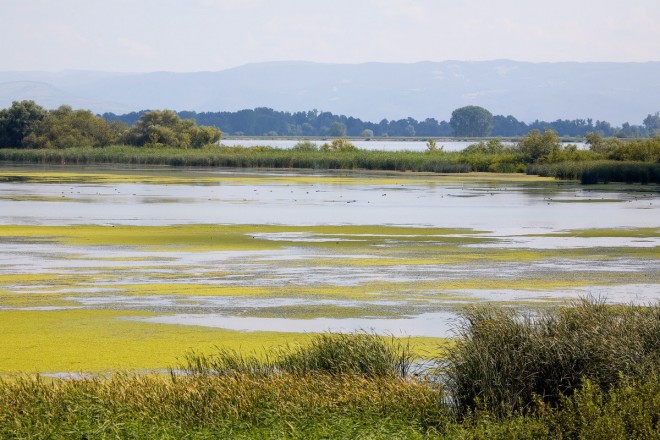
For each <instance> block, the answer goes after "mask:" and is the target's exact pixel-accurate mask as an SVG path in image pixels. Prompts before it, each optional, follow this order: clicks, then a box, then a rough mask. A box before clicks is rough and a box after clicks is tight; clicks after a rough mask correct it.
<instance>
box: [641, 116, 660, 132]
mask: <svg viewBox="0 0 660 440" xmlns="http://www.w3.org/2000/svg"><path fill="white" fill-rule="evenodd" d="M644 127H646V131H647V132H648V134H649V136H654V135H656V134H660V112H655V115H648V116H647V117H646V118H645V119H644Z"/></svg>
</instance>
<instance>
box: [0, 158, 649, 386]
mask: <svg viewBox="0 0 660 440" xmlns="http://www.w3.org/2000/svg"><path fill="white" fill-rule="evenodd" d="M659 203H660V200H659V197H658V187H657V186H654V185H612V184H610V185H594V186H588V187H587V186H583V185H580V184H578V183H576V182H571V181H556V180H554V179H550V178H541V177H535V176H526V175H520V174H507V175H500V174H493V173H489V174H480V173H465V174H461V175H443V174H431V173H428V174H427V173H396V172H356V171H353V172H348V171H324V172H313V171H295V172H293V171H287V170H279V171H266V170H258V171H256V170H255V171H253V172H250V171H245V170H232V169H205V168H195V169H186V168H176V169H174V168H168V167H119V166H113V167H110V166H108V167H74V166H66V167H56V166H49V167H39V166H4V167H1V168H0V317H1V319H0V330H1V334H2V338H3V350H2V354H0V374H8V373H14V372H18V371H20V372H39V373H61V372H98V371H108V370H115V369H125V368H131V369H144V370H158V369H163V368H167V367H168V366H171V365H173V363H174V362H175V360H176V359H177V356H180V355H181V354H182V353H183V352H185V351H186V350H188V349H195V350H208V349H212V348H213V347H215V346H220V347H227V348H231V349H236V350H242V351H246V352H253V351H259V350H261V349H262V348H263V347H277V346H280V345H282V344H286V343H298V342H301V343H304V342H305V341H306V340H308V338H309V337H310V335H312V334H314V333H319V332H324V331H339V332H355V331H359V330H367V331H373V332H376V333H378V334H384V335H393V336H396V337H409V338H410V341H411V343H412V344H413V345H414V346H415V347H416V348H417V349H418V351H419V352H421V353H424V352H431V353H435V351H437V349H438V346H442V344H444V343H445V342H444V341H446V340H447V338H449V337H451V336H452V328H453V326H454V324H455V322H456V319H457V316H458V314H460V313H461V312H462V310H464V309H465V307H466V306H468V305H472V304H479V303H490V304H497V305H501V306H503V307H510V308H519V309H525V310H530V309H542V308H545V307H549V306H554V305H557V304H563V303H565V302H567V301H570V300H573V299H575V298H578V297H585V296H594V297H601V298H605V299H606V301H608V302H611V303H637V304H651V303H654V302H657V301H658V300H660V252H658V245H659V244H660V224H658V218H660V217H659V216H658V206H659ZM434 350H435V351H434ZM433 355H434V354H432V356H433Z"/></svg>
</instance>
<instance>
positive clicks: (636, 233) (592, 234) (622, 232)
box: [526, 228, 660, 238]
mask: <svg viewBox="0 0 660 440" xmlns="http://www.w3.org/2000/svg"><path fill="white" fill-rule="evenodd" d="M526 236H527V237H581V238H609V237H612V238H658V237H660V228H618V229H571V230H568V231H561V232H553V233H548V234H529V235H526Z"/></svg>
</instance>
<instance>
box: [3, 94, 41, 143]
mask: <svg viewBox="0 0 660 440" xmlns="http://www.w3.org/2000/svg"><path fill="white" fill-rule="evenodd" d="M47 115H48V112H47V111H46V110H44V108H43V107H41V106H38V105H37V104H36V103H35V102H34V101H20V102H18V101H14V102H12V104H11V107H9V108H6V109H3V110H0V148H24V147H25V144H24V140H25V138H26V137H27V136H28V135H29V134H30V133H31V132H32V131H33V130H34V128H35V126H36V125H37V124H39V123H40V122H41V121H42V120H43V119H45V118H46V116H47Z"/></svg>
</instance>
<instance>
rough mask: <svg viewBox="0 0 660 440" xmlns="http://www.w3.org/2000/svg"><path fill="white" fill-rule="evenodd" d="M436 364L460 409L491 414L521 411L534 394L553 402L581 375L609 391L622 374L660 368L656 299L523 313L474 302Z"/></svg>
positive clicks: (587, 302) (659, 319)
mask: <svg viewBox="0 0 660 440" xmlns="http://www.w3.org/2000/svg"><path fill="white" fill-rule="evenodd" d="M458 333H459V339H458V340H457V343H456V346H455V347H454V348H453V349H452V350H451V351H450V352H449V354H448V357H447V359H445V360H443V361H442V362H441V364H442V365H443V366H444V368H445V370H444V374H445V377H446V381H447V386H448V390H449V392H450V394H451V395H452V396H453V398H454V399H455V402H456V404H457V406H458V408H459V410H460V411H461V412H463V413H465V412H466V411H467V410H469V409H471V408H476V407H477V406H478V405H479V404H482V405H485V406H486V407H487V408H488V409H489V410H491V411H493V412H495V413H496V414H500V415H501V414H507V413H510V412H512V411H520V410H526V409H528V408H530V407H531V406H532V404H533V403H534V400H535V399H536V398H537V397H538V398H540V399H542V400H543V401H544V402H546V403H548V404H550V405H556V404H558V402H559V401H560V399H561V396H562V395H568V396H570V395H571V394H573V393H574V392H575V390H576V389H578V388H579V386H580V384H581V382H582V380H583V379H584V378H587V379H589V380H591V381H593V382H594V383H595V384H598V385H599V386H600V387H602V388H603V390H605V391H607V390H608V389H609V388H610V387H612V386H614V385H615V384H616V383H618V382H619V379H620V377H621V376H620V375H621V374H624V375H626V376H628V377H632V378H643V377H645V374H646V373H648V371H649V369H651V368H655V367H658V366H660V305H656V306H654V307H637V306H618V307H610V306H606V305H605V304H603V303H602V302H599V301H593V300H582V301H580V302H579V303H576V304H574V305H573V306H572V307H567V308H561V309H559V310H553V311H545V312H541V313H540V314H539V315H534V316H533V315H529V314H527V315H522V314H520V313H519V312H516V311H513V310H508V309H495V308H474V309H471V310H470V311H469V312H467V313H466V314H465V316H464V321H463V323H462V325H461V326H460V327H459V328H458Z"/></svg>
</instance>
